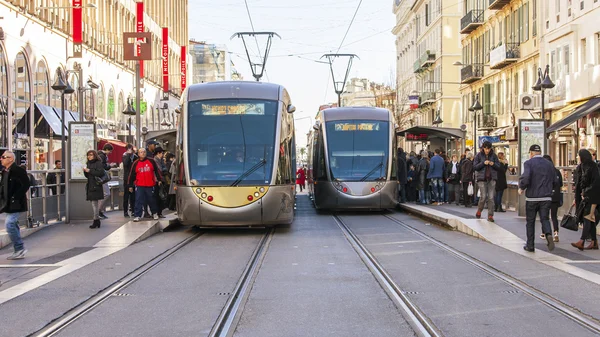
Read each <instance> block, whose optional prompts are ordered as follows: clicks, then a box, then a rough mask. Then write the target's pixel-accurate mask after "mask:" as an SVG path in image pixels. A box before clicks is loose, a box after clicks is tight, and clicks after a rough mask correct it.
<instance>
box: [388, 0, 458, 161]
mask: <svg viewBox="0 0 600 337" xmlns="http://www.w3.org/2000/svg"><path fill="white" fill-rule="evenodd" d="M461 3H462V1H459V0H416V1H412V0H395V1H394V9H393V10H394V14H395V15H396V26H395V27H394V29H393V30H392V33H393V34H394V35H396V50H397V66H396V69H397V88H398V91H397V97H398V98H397V101H398V104H397V112H396V113H397V121H398V125H399V129H400V130H405V129H408V128H411V127H415V126H432V125H435V126H436V127H440V128H443V127H446V128H460V126H461V125H462V120H461V118H462V111H461V110H462V109H461V100H460V93H459V86H458V82H459V79H460V77H459V70H458V69H457V68H456V66H454V65H453V64H454V63H456V62H458V61H460V60H461V49H460V48H461V46H460V38H459V26H460V19H461V16H462V8H461V6H460V4H461ZM455 141H456V144H454V145H453V147H454V148H457V147H459V145H458V144H459V141H458V140H455ZM400 144H401V145H402V146H403V147H404V148H405V149H412V150H418V149H420V148H423V147H424V145H423V144H417V143H415V142H408V141H407V140H406V139H401V141H400ZM442 145H447V144H442Z"/></svg>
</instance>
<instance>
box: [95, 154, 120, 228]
mask: <svg viewBox="0 0 600 337" xmlns="http://www.w3.org/2000/svg"><path fill="white" fill-rule="evenodd" d="M113 150H114V147H113V146H112V145H111V144H108V143H107V144H104V146H103V147H102V150H101V151H98V152H97V153H98V158H100V162H101V163H102V166H103V167H104V170H105V171H110V169H111V168H113V167H117V164H116V163H109V162H108V156H109V155H110V154H111V153H112V152H113ZM108 175H109V176H110V172H108ZM102 192H103V193H104V202H103V203H102V206H104V203H106V201H107V200H108V198H110V187H109V186H108V183H106V184H102ZM99 214H100V218H101V219H108V217H107V216H106V215H104V208H100V211H99Z"/></svg>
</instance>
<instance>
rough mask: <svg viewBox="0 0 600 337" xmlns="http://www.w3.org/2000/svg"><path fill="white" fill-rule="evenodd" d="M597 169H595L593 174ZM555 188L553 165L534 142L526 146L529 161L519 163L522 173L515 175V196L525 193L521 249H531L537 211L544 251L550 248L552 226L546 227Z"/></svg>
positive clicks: (532, 250)
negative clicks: (546, 247)
mask: <svg viewBox="0 0 600 337" xmlns="http://www.w3.org/2000/svg"><path fill="white" fill-rule="evenodd" d="M597 173H598V169H597V168H596V174H597ZM555 188H558V178H557V177H556V171H555V168H554V165H552V164H551V163H550V162H549V161H547V160H546V159H544V157H542V149H541V148H540V146H539V145H537V144H534V145H531V147H529V160H527V161H525V163H524V164H523V174H521V177H520V178H519V195H522V194H523V192H525V217H526V222H527V229H526V231H527V243H526V244H525V246H523V249H524V250H526V251H528V252H534V251H535V247H534V243H535V242H534V239H535V218H536V216H537V215H538V214H539V216H540V221H541V223H542V233H544V234H545V238H546V242H547V245H548V250H554V240H553V239H552V227H550V217H549V214H550V207H551V205H552V193H553V191H554V189H555Z"/></svg>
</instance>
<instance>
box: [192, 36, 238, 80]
mask: <svg viewBox="0 0 600 337" xmlns="http://www.w3.org/2000/svg"><path fill="white" fill-rule="evenodd" d="M190 54H191V55H190V56H191V64H192V77H191V81H192V82H191V83H205V82H216V81H230V80H232V76H233V77H234V78H237V76H238V75H239V74H238V73H237V72H236V71H235V70H234V69H233V67H232V66H231V57H230V55H229V52H228V51H227V46H225V45H217V44H210V43H206V42H204V41H195V40H190ZM234 74H235V75H234Z"/></svg>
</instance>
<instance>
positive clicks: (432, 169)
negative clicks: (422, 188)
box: [427, 155, 444, 179]
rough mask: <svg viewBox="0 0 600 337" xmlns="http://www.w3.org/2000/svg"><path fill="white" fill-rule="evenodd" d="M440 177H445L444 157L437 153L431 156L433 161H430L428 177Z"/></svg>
mask: <svg viewBox="0 0 600 337" xmlns="http://www.w3.org/2000/svg"><path fill="white" fill-rule="evenodd" d="M438 178H444V159H443V158H442V157H441V156H439V155H435V156H433V157H432V158H431V162H430V163H429V173H428V174H427V179H438Z"/></svg>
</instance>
